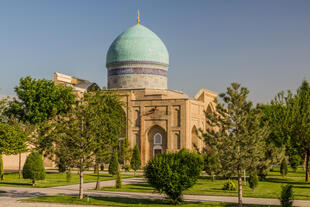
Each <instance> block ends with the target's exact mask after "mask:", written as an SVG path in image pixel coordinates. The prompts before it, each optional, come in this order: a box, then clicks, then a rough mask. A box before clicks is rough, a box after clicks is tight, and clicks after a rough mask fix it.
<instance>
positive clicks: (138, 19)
mask: <svg viewBox="0 0 310 207" xmlns="http://www.w3.org/2000/svg"><path fill="white" fill-rule="evenodd" d="M137 24H140V12H139V10H138V13H137Z"/></svg>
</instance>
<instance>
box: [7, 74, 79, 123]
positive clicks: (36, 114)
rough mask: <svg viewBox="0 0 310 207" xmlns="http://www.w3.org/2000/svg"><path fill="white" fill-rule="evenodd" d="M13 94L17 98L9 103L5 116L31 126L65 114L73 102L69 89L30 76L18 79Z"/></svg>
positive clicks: (73, 97)
mask: <svg viewBox="0 0 310 207" xmlns="http://www.w3.org/2000/svg"><path fill="white" fill-rule="evenodd" d="M15 92H16V95H17V98H14V100H13V101H11V102H10V103H9V108H8V110H7V114H8V115H9V116H10V115H14V116H15V117H16V118H17V119H18V120H20V121H23V122H30V123H31V124H36V123H41V122H43V121H46V120H48V119H49V118H50V117H52V116H53V115H57V114H62V113H66V112H67V111H69V110H70V109H71V107H72V104H73V103H74V102H75V95H74V94H73V93H72V88H71V87H65V86H63V85H55V84H54V82H53V81H51V80H46V79H33V78H31V77H30V76H27V77H25V78H21V79H20V81H19V85H18V86H16V87H15Z"/></svg>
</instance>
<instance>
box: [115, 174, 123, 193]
mask: <svg viewBox="0 0 310 207" xmlns="http://www.w3.org/2000/svg"><path fill="white" fill-rule="evenodd" d="M115 188H117V189H119V188H122V178H121V173H120V170H119V169H118V170H117V173H116V181H115Z"/></svg>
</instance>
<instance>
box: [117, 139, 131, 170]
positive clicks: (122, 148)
mask: <svg viewBox="0 0 310 207" xmlns="http://www.w3.org/2000/svg"><path fill="white" fill-rule="evenodd" d="M118 151H119V155H118V162H119V163H120V164H125V163H126V162H127V161H129V160H130V154H131V151H130V148H129V142H128V139H127V138H124V139H123V140H120V144H119V150H118Z"/></svg>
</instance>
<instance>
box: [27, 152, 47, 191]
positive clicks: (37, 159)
mask: <svg viewBox="0 0 310 207" xmlns="http://www.w3.org/2000/svg"><path fill="white" fill-rule="evenodd" d="M23 178H24V179H31V180H32V186H35V181H36V180H44V179H45V168H44V165H43V159H42V155H41V154H39V153H37V152H32V153H31V154H29V155H28V157H27V159H26V162H25V164H24V168H23Z"/></svg>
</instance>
